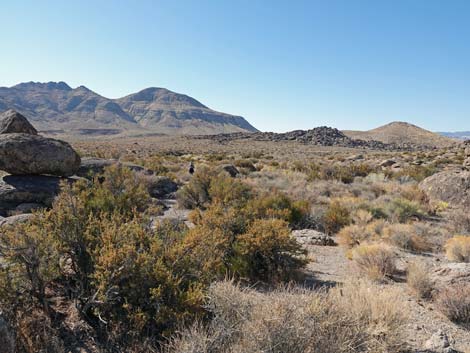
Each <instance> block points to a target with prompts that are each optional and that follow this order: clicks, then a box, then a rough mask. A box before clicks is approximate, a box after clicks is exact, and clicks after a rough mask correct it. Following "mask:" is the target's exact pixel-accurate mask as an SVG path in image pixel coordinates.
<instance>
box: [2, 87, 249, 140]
mask: <svg viewBox="0 0 470 353" xmlns="http://www.w3.org/2000/svg"><path fill="white" fill-rule="evenodd" d="M7 109H14V110H16V111H18V112H19V113H21V114H23V115H25V116H26V117H27V118H28V119H29V120H30V121H31V123H32V124H33V125H34V126H35V127H36V128H37V129H38V130H41V131H46V132H51V133H52V132H56V133H61V132H62V133H71V134H117V133H123V132H125V133H138V134H145V133H165V134H217V133H230V132H254V131H257V130H256V129H255V128H254V127H253V126H252V125H250V124H249V123H248V122H247V121H246V120H245V119H244V118H242V117H240V116H234V115H229V114H225V113H219V112H216V111H214V110H212V109H210V108H208V107H206V106H205V105H203V104H202V103H200V102H198V101H197V100H195V99H194V98H191V97H189V96H186V95H183V94H179V93H175V92H172V91H169V90H167V89H164V88H147V89H144V90H142V91H140V92H138V93H134V94H131V95H128V96H126V97H123V98H119V99H109V98H106V97H103V96H101V95H99V94H97V93H95V92H93V91H91V90H90V89H88V88H86V87H85V86H80V87H77V88H71V87H70V86H69V85H67V84H66V83H65V82H48V83H39V82H27V83H20V84H18V85H16V86H13V87H0V112H1V111H4V110H7Z"/></svg>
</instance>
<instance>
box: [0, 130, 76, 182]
mask: <svg viewBox="0 0 470 353" xmlns="http://www.w3.org/2000/svg"><path fill="white" fill-rule="evenodd" d="M79 166H80V156H79V155H78V154H77V153H76V152H75V151H74V149H73V148H72V147H71V146H70V145H69V144H68V143H66V142H63V141H59V140H55V139H51V138H46V137H42V136H37V135H28V134H23V133H21V134H20V133H14V134H3V135H0V170H4V171H6V172H8V173H10V174H14V175H24V174H35V175H38V174H48V175H57V176H70V175H73V174H74V173H75V172H76V171H77V170H78V167H79Z"/></svg>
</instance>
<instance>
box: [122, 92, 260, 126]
mask: <svg viewBox="0 0 470 353" xmlns="http://www.w3.org/2000/svg"><path fill="white" fill-rule="evenodd" d="M116 102H117V103H118V104H119V105H120V106H121V107H122V108H123V109H124V110H125V111H126V112H127V113H128V114H129V115H131V116H133V117H134V119H135V120H136V121H137V122H138V123H139V124H140V125H141V126H143V127H145V128H148V127H152V128H157V129H158V130H159V131H161V132H164V133H168V132H170V131H171V129H179V130H180V131H181V132H182V133H187V134H205V133H211V131H213V130H214V128H215V129H216V131H217V133H230V132H241V131H256V129H255V128H254V127H253V126H251V125H250V124H249V123H248V122H247V121H246V120H245V119H244V118H242V117H240V116H233V115H229V114H225V113H220V112H216V111H214V110H212V109H209V108H208V107H206V106H205V105H203V104H202V103H200V102H198V101H197V100H195V99H194V98H191V97H189V96H186V95H183V94H177V93H174V92H171V91H169V90H167V89H165V88H155V87H152V88H147V89H144V90H142V91H140V92H138V93H135V94H130V95H128V96H126V97H123V98H120V99H117V100H116Z"/></svg>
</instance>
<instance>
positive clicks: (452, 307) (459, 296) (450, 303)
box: [436, 283, 470, 325]
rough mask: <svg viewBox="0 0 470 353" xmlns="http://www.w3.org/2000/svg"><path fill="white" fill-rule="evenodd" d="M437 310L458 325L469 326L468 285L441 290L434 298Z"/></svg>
mask: <svg viewBox="0 0 470 353" xmlns="http://www.w3.org/2000/svg"><path fill="white" fill-rule="evenodd" d="M436 305H437V307H438V308H439V310H440V311H441V312H442V313H443V314H444V315H445V316H447V318H449V320H451V321H453V322H455V323H458V324H464V325H469V324H470V284H468V283H457V284H453V285H452V286H448V287H446V288H445V289H442V290H441V291H440V292H439V294H438V295H437V298H436Z"/></svg>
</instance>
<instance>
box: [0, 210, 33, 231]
mask: <svg viewBox="0 0 470 353" xmlns="http://www.w3.org/2000/svg"><path fill="white" fill-rule="evenodd" d="M33 217H34V215H33V214H32V213H24V214H18V215H15V216H10V217H6V218H3V219H2V220H0V228H1V227H4V226H15V225H17V224H19V223H26V222H28V221H29V220H30V219H31V218H33Z"/></svg>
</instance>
